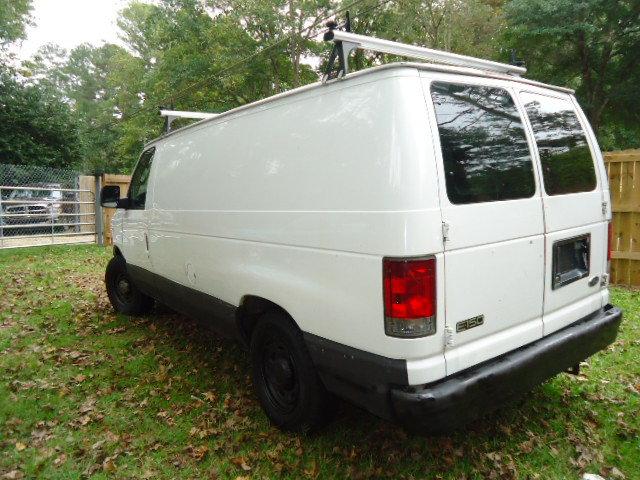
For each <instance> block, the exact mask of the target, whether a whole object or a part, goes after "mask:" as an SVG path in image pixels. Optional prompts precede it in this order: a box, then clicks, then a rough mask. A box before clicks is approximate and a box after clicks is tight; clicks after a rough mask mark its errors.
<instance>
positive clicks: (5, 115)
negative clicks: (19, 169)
mask: <svg viewBox="0 0 640 480" xmlns="http://www.w3.org/2000/svg"><path fill="white" fill-rule="evenodd" d="M76 132H77V126H76V124H75V121H74V119H73V117H72V114H71V111H70V109H69V107H68V105H66V104H65V103H63V102H61V101H60V100H59V99H58V98H56V97H55V96H54V95H52V94H50V93H49V92H47V91H46V90H45V89H40V88H38V87H36V86H32V85H31V86H30V85H23V84H22V83H20V82H18V81H17V80H16V79H15V76H14V75H12V72H11V71H10V70H8V69H6V68H4V69H3V70H1V71H0V163H15V164H23V165H41V166H48V167H59V168H73V167H76V166H78V163H79V161H80V158H81V157H80V152H81V146H80V140H79V138H78V136H77V133H76Z"/></svg>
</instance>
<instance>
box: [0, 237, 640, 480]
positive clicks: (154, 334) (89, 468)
mask: <svg viewBox="0 0 640 480" xmlns="http://www.w3.org/2000/svg"><path fill="white" fill-rule="evenodd" d="M110 255H111V253H110V251H109V250H105V249H101V248H99V247H95V246H89V247H87V246H84V247H81V246H76V247H50V248H45V247H40V248H38V249H26V250H5V251H0V478H36V477H37V478H154V479H155V478H172V479H173V478H194V479H195V478H211V479H214V478H221V479H222V478H231V479H238V478H242V479H245V478H251V479H254V478H255V479H258V478H311V479H313V478H345V477H350V478H356V479H357V478H416V479H417V478H442V479H465V478H466V479H471V478H483V479H484V478H501V479H502V478H506V479H516V478H517V479H528V478H540V479H565V478H566V479H577V478H580V477H581V475H582V474H583V473H584V472H589V473H598V474H600V475H602V476H604V477H606V478H612V479H618V478H627V479H638V478H640V439H639V437H640V435H639V434H640V412H639V410H640V323H639V315H640V293H639V292H635V291H629V290H622V289H616V290H614V291H613V299H614V301H615V303H616V304H618V305H620V306H621V307H623V308H624V310H625V315H626V318H625V321H624V324H623V327H622V331H621V334H620V337H619V339H618V341H617V342H616V343H615V344H614V345H613V346H612V347H611V348H609V349H608V350H607V351H606V352H602V353H599V354H598V355H596V356H595V357H593V358H592V359H591V360H589V362H588V364H585V365H583V369H582V374H581V375H580V376H579V377H574V376H570V375H560V376H558V377H557V378H555V379H553V380H552V381H550V382H548V383H547V384H545V385H543V386H541V387H538V388H536V389H535V390H534V391H533V392H531V394H530V395H528V396H527V398H525V399H522V400H521V401H519V402H517V403H515V404H512V405H510V406H508V407H505V408H503V409H502V410H500V411H499V412H498V413H497V414H495V415H492V416H490V417H489V418H487V419H485V420H482V421H480V422H477V423H476V424H474V425H472V426H471V427H470V428H469V429H468V430H467V431H465V432H460V433H455V434H453V435H451V436H450V437H442V438H422V437H414V436H408V435H407V434H405V433H404V432H403V431H402V430H401V429H400V428H398V427H397V426H395V425H393V424H390V423H388V422H385V421H383V420H379V419H377V418H375V417H373V416H371V415H369V414H368V413H366V412H363V411H361V410H359V409H357V408H355V407H352V406H350V405H346V404H344V403H341V404H339V405H338V406H337V407H336V408H337V410H338V411H337V413H336V419H335V420H334V421H333V423H332V424H330V425H329V426H328V427H327V428H326V429H325V430H324V431H322V432H321V433H319V434H316V435H314V436H310V437H302V436H294V435H287V434H283V433H281V432H279V431H278V430H276V429H274V428H272V427H271V426H270V425H269V423H268V422H267V420H266V418H265V416H264V415H263V413H262V411H261V410H260V407H259V406H258V404H257V402H256V400H255V398H254V396H253V394H252V390H251V380H250V376H249V365H248V362H247V356H246V354H245V353H244V352H243V351H242V349H241V348H240V347H239V346H238V345H237V344H235V343H234V342H232V341H230V340H224V339H221V338H219V337H217V336H216V335H215V334H213V333H211V332H210V331H209V330H208V329H207V328H206V327H204V326H202V325H197V324H194V323H193V322H190V321H188V320H186V319H185V318H183V317H181V316H179V315H176V314H174V313H171V312H170V311H168V310H163V311H159V312H155V313H154V314H153V315H152V316H150V317H146V318H137V319H133V318H127V317H123V316H116V315H114V313H113V311H112V310H111V307H110V305H109V303H108V300H107V297H106V294H105V292H104V287H103V283H102V277H103V272H104V267H105V265H106V263H107V261H108V259H109V257H110Z"/></svg>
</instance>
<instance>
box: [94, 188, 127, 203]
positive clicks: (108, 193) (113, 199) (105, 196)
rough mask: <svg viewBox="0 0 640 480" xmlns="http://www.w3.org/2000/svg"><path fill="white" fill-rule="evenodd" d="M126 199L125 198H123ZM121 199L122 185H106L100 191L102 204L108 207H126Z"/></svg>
mask: <svg viewBox="0 0 640 480" xmlns="http://www.w3.org/2000/svg"><path fill="white" fill-rule="evenodd" d="M123 200H125V199H123ZM123 203H125V202H122V201H121V200H120V187H119V186H118V185H106V186H104V187H102V190H101V191H100V205H102V206H103V207H107V208H123V207H124V208H126V206H125V205H123Z"/></svg>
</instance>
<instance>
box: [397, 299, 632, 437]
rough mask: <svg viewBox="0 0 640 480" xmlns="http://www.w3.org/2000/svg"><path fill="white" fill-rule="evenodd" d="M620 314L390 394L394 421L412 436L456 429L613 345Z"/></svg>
mask: <svg viewBox="0 0 640 480" xmlns="http://www.w3.org/2000/svg"><path fill="white" fill-rule="evenodd" d="M621 320H622V312H621V311H620V309H618V308H616V307H613V306H611V305H608V306H607V307H605V308H603V309H601V310H599V311H597V312H595V313H593V314H592V315H589V316H588V317H586V318H584V319H582V320H580V321H578V322H576V323H574V324H572V325H570V326H568V327H566V328H564V329H562V330H560V331H558V332H555V333H553V334H551V335H548V336H546V337H544V338H541V339H540V340H538V341H536V342H534V343H531V344H529V345H525V346H524V347H521V348H519V349H517V350H513V351H511V352H508V353H506V354H504V355H502V356H500V357H498V358H495V359H492V360H489V361H487V362H485V363H483V364H481V365H478V366H475V367H472V368H470V369H467V370H465V371H463V372H460V373H458V374H456V375H453V376H451V377H447V378H445V379H443V380H441V381H438V382H436V383H433V384H430V385H426V386H425V387H422V388H420V389H417V390H416V389H415V388H410V387H404V388H392V389H391V391H390V395H391V404H392V409H393V412H394V417H395V418H396V419H397V420H398V421H400V422H401V423H402V424H404V425H405V426H406V427H407V428H409V429H410V430H413V431H419V432H422V433H427V434H438V433H444V432H447V431H451V430H453V429H456V428H460V427H462V426H464V425H465V424H467V423H468V422H469V421H471V420H474V419H476V418H479V417H480V416H482V415H484V414H486V413H487V412H489V411H491V410H495V409H496V408H497V407H499V406H500V405H501V404H503V403H505V402H507V401H509V400H511V399H514V398H516V397H518V396H520V395H522V394H523V393H526V392H527V391H529V390H531V388H533V387H534V386H536V385H538V384H540V383H542V382H544V381H545V380H547V379H549V378H550V377H552V376H554V375H556V374H557V373H560V372H563V371H565V370H567V369H568V368H570V367H572V366H573V365H576V364H578V363H579V362H581V361H582V360H584V359H586V358H587V357H589V356H590V355H593V354H594V353H596V352H598V351H599V350H602V349H604V348H606V347H607V346H608V345H609V344H611V343H613V341H614V340H615V338H616V336H617V333H618V327H619V326H620V322H621Z"/></svg>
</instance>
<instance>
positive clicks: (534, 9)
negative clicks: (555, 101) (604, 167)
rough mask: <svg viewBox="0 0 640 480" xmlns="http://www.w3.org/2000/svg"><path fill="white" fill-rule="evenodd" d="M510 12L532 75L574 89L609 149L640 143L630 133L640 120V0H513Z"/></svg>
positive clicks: (513, 38)
mask: <svg viewBox="0 0 640 480" xmlns="http://www.w3.org/2000/svg"><path fill="white" fill-rule="evenodd" d="M505 12H506V16H507V20H508V22H509V29H508V31H507V36H508V39H509V41H510V42H511V44H512V45H513V46H514V47H515V48H517V49H518V52H519V54H520V55H521V56H522V57H524V58H525V59H526V62H527V66H528V67H529V76H531V77H533V78H538V79H540V80H542V81H546V82H551V83H555V84H561V85H567V86H570V87H573V88H575V89H576V90H577V94H578V98H579V100H580V102H581V103H582V105H583V107H584V108H585V111H586V112H587V115H588V116H589V119H590V121H591V123H592V126H593V128H594V130H595V131H596V132H597V133H600V131H601V129H602V127H603V125H606V126H605V127H604V136H601V138H604V139H605V142H604V143H605V144H606V146H607V147H608V148H614V147H630V146H640V139H638V137H637V136H635V138H630V136H629V135H628V132H630V131H632V130H633V131H636V132H637V128H636V127H635V126H637V125H638V124H639V123H640V115H639V113H638V112H639V111H640V110H639V109H640V82H639V81H638V80H639V79H640V28H638V25H640V2H638V1H637V0H619V1H615V2H612V1H610V0H583V1H579V2H577V1H574V0H511V1H510V2H509V3H508V4H507V5H506V7H505ZM618 142H620V143H618Z"/></svg>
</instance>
